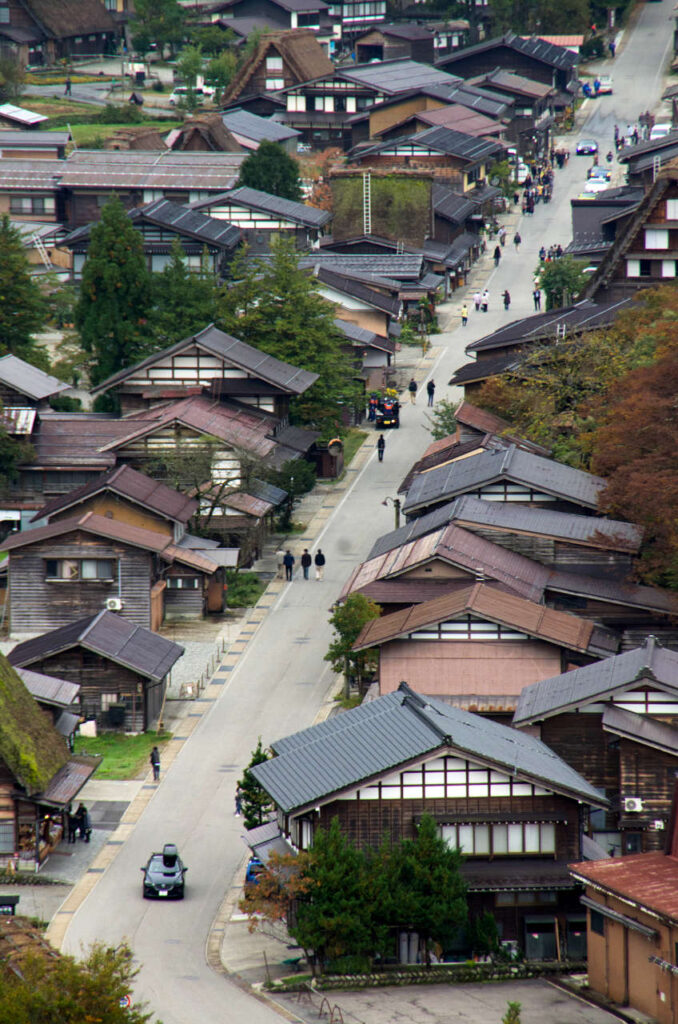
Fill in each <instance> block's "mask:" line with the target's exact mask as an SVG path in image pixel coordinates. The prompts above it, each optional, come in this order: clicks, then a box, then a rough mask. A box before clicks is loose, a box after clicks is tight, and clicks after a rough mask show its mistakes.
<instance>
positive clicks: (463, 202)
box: [432, 182, 478, 224]
mask: <svg viewBox="0 0 678 1024" xmlns="http://www.w3.org/2000/svg"><path fill="white" fill-rule="evenodd" d="M432 197H433V210H434V212H435V214H436V216H437V217H443V218H444V219H445V220H449V221H451V222H452V223H453V224H463V223H464V221H465V220H466V219H467V218H468V217H470V216H471V214H473V213H476V212H477V210H478V205H477V203H474V202H473V201H472V200H471V199H469V197H468V196H466V195H460V194H459V193H458V192H453V191H452V189H451V188H448V187H447V186H446V185H440V184H438V183H437V182H434V183H433V192H432Z"/></svg>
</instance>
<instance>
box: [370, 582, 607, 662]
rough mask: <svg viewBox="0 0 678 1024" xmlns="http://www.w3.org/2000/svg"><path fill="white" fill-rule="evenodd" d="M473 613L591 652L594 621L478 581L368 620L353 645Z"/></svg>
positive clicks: (375, 642)
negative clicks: (442, 595)
mask: <svg viewBox="0 0 678 1024" xmlns="http://www.w3.org/2000/svg"><path fill="white" fill-rule="evenodd" d="M467 614H469V615H474V616H477V617H479V618H483V619H489V620H490V621H493V622H498V623H500V624H502V625H505V626H510V627H511V628H513V629H517V630H519V631H520V632H522V633H527V634H528V635H529V636H532V637H535V638H536V639H539V640H544V641H546V642H547V643H554V644H557V645H559V646H561V647H566V648H568V649H569V650H574V651H582V652H588V651H589V646H590V643H591V640H592V636H593V632H594V624H593V623H592V622H587V621H586V620H585V619H580V618H578V617H577V616H576V615H570V614H569V613H567V612H558V611H554V610H553V609H552V608H545V607H544V605H540V604H535V603H534V602H533V601H526V600H525V599H524V598H522V597H516V596H514V595H513V594H506V593H501V592H500V591H498V590H496V589H494V588H492V587H488V586H485V585H483V584H481V583H476V584H475V585H474V586H472V587H468V588H467V589H466V590H462V591H459V592H458V593H456V594H450V595H447V596H446V597H439V598H437V599H435V600H433V601H425V602H424V603H423V604H420V605H414V606H413V607H411V608H406V609H404V610H403V611H399V612H393V613H392V614H390V615H385V616H383V618H381V619H374V620H372V622H368V623H367V625H366V626H365V627H364V628H363V630H362V631H361V633H360V636H359V637H358V639H357V640H356V642H355V644H354V645H353V649H354V650H356V651H361V650H365V649H366V648H368V647H376V646H379V645H380V644H383V643H388V642H389V641H390V640H396V639H398V637H401V636H405V635H406V634H408V633H412V632H416V630H418V629H421V628H423V627H424V626H432V625H436V624H437V623H439V622H446V621H449V620H453V619H455V618H459V617H460V616H462V615H467Z"/></svg>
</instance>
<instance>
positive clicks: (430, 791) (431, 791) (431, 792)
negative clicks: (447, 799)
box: [425, 781, 445, 797]
mask: <svg viewBox="0 0 678 1024" xmlns="http://www.w3.org/2000/svg"><path fill="white" fill-rule="evenodd" d="M425 788H426V796H427V797H429V796H430V797H434V796H445V787H444V786H433V785H431V783H430V782H428V781H427V782H426V787H425Z"/></svg>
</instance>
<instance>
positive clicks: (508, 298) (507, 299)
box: [502, 288, 511, 312]
mask: <svg viewBox="0 0 678 1024" xmlns="http://www.w3.org/2000/svg"><path fill="white" fill-rule="evenodd" d="M502 299H503V300H504V309H505V310H506V311H507V312H508V308H509V306H510V305H511V293H510V292H509V290H508V288H507V289H506V291H505V292H504V293H503V295H502Z"/></svg>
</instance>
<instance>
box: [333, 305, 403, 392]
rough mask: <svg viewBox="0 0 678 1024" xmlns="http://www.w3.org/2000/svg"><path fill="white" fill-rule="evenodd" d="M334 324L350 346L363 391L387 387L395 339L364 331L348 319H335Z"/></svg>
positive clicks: (394, 350)
mask: <svg viewBox="0 0 678 1024" xmlns="http://www.w3.org/2000/svg"><path fill="white" fill-rule="evenodd" d="M334 325H335V327H337V328H338V330H340V331H341V333H342V334H343V335H344V337H345V338H346V340H347V342H348V344H349V345H350V347H351V352H352V354H353V356H354V358H355V361H356V364H357V365H358V366H359V372H360V375H361V377H362V379H363V381H364V386H365V392H366V393H367V392H369V391H371V390H379V389H381V388H384V387H387V386H388V385H389V384H390V374H389V369H390V367H391V366H392V365H394V364H395V353H396V341H395V339H394V338H387V337H385V336H384V335H383V334H375V333H374V331H366V330H365V329H364V328H363V327H359V326H358V325H357V324H355V323H352V322H351V321H350V320H340V319H337V320H335V321H334Z"/></svg>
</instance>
